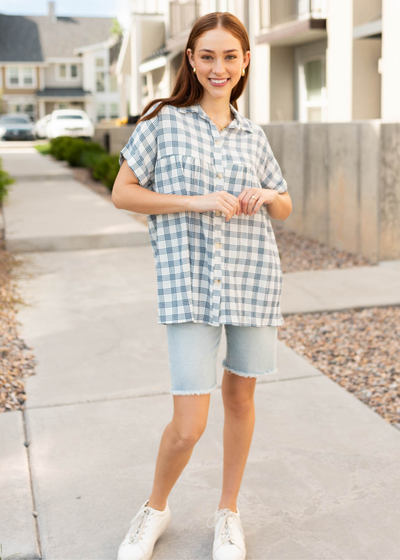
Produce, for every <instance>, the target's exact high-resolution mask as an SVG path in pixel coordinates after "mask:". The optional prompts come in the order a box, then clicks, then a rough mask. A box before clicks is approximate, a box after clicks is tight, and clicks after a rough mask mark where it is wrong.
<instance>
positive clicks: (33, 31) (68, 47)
mask: <svg viewBox="0 0 400 560" xmlns="http://www.w3.org/2000/svg"><path fill="white" fill-rule="evenodd" d="M112 23H113V20H112V18H103V17H58V16H56V14H55V2H49V3H48V14H47V16H12V15H5V14H0V91H1V107H0V110H1V111H2V112H3V113H4V112H6V113H10V112H24V113H28V114H29V115H31V117H32V118H34V119H37V118H41V117H43V116H45V115H47V114H49V113H51V112H52V111H53V110H54V109H64V108H75V109H84V110H85V111H87V112H88V113H89V115H90V116H91V117H92V119H93V120H100V119H101V118H116V117H118V116H119V93H118V88H117V80H116V76H115V73H114V71H113V68H114V67H115V60H116V58H117V56H118V52H119V46H120V43H119V39H118V37H116V36H115V35H114V36H113V35H112V34H111V27H112Z"/></svg>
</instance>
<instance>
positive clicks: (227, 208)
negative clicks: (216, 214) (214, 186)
mask: <svg viewBox="0 0 400 560" xmlns="http://www.w3.org/2000/svg"><path fill="white" fill-rule="evenodd" d="M190 206H191V210H192V211H193V212H207V211H213V210H220V211H221V212H223V213H224V214H225V220H226V221H227V222H229V220H230V219H231V218H232V216H233V215H234V214H237V215H238V216H240V215H241V214H242V207H241V203H240V200H239V199H238V198H237V197H236V196H234V195H233V194H231V193H228V192H227V191H216V192H213V193H211V194H203V195H199V196H191V197H190Z"/></svg>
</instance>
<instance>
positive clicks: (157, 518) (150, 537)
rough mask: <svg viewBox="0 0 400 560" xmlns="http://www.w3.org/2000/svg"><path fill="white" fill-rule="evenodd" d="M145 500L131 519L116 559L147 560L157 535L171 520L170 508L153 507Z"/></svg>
mask: <svg viewBox="0 0 400 560" xmlns="http://www.w3.org/2000/svg"><path fill="white" fill-rule="evenodd" d="M148 503H149V500H147V501H146V502H145V503H144V504H143V505H142V507H141V508H140V509H139V511H138V512H137V514H136V515H135V517H134V518H133V519H132V520H131V526H130V529H129V531H128V532H127V534H126V536H125V538H124V540H123V541H122V543H121V544H120V546H119V548H118V560H149V559H150V558H151V556H152V554H153V548H154V545H155V543H156V540H157V539H158V537H159V536H160V535H161V534H162V533H163V532H164V531H165V529H166V528H167V527H168V525H169V524H170V521H171V510H170V509H169V506H168V501H167V505H166V507H165V509H164V511H160V510H158V509H154V508H152V507H150V506H148V505H147V504H148Z"/></svg>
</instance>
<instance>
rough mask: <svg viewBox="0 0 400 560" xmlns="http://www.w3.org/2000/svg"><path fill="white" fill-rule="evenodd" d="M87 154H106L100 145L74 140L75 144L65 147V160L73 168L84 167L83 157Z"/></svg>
mask: <svg viewBox="0 0 400 560" xmlns="http://www.w3.org/2000/svg"><path fill="white" fill-rule="evenodd" d="M85 153H92V154H93V153H96V154H104V153H105V152H104V150H103V148H102V147H101V146H100V144H97V143H95V142H85V140H80V139H78V138H74V142H71V143H70V144H69V145H67V146H66V147H65V150H64V159H66V160H67V161H68V163H69V164H70V166H71V167H78V166H82V157H83V154H85Z"/></svg>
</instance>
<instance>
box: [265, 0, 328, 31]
mask: <svg viewBox="0 0 400 560" xmlns="http://www.w3.org/2000/svg"><path fill="white" fill-rule="evenodd" d="M327 4H328V0H260V17H261V27H262V28H263V29H265V28H269V27H273V26H275V25H280V24H282V23H288V22H290V21H296V20H302V19H309V18H326V13H327V8H328V6H327Z"/></svg>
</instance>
